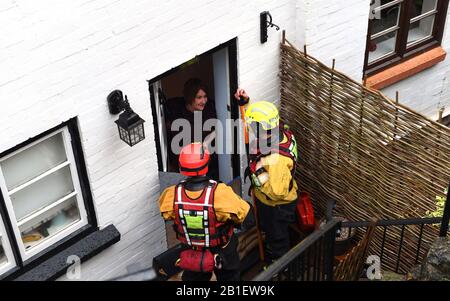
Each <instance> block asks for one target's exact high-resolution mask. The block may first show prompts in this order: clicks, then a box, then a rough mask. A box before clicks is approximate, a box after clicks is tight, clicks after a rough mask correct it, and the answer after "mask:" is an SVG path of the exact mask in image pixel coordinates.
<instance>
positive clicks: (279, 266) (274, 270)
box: [252, 219, 341, 281]
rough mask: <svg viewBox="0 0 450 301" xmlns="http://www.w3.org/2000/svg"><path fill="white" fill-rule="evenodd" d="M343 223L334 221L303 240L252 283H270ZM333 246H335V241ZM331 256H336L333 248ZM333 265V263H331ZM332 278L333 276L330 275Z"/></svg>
mask: <svg viewBox="0 0 450 301" xmlns="http://www.w3.org/2000/svg"><path fill="white" fill-rule="evenodd" d="M340 224H341V221H340V220H338V219H333V220H331V221H329V222H328V223H327V224H325V225H324V226H323V227H322V228H320V229H319V230H317V231H315V232H313V233H312V234H311V235H309V236H308V237H306V238H305V239H304V240H302V241H301V242H300V243H299V244H297V245H296V246H295V247H293V248H292V249H290V250H289V251H288V252H287V253H286V254H285V255H284V256H282V257H281V258H279V259H278V260H277V261H275V262H274V263H272V264H271V265H270V266H269V267H268V268H267V269H266V270H265V271H263V272H261V273H260V274H258V275H257V276H256V277H255V278H253V279H252V281H269V280H271V279H272V277H273V276H274V275H276V274H278V273H280V272H281V271H283V270H284V269H286V267H287V266H288V265H289V264H290V263H291V262H292V261H294V260H295V259H296V258H298V257H299V256H300V255H301V254H303V253H304V252H305V251H307V250H308V249H309V248H310V247H311V246H313V245H314V243H316V242H317V241H318V240H319V239H321V238H323V237H324V236H325V235H326V234H329V232H330V231H335V230H333V229H338V228H339V227H340ZM332 237H333V240H334V238H335V237H336V235H335V233H333V235H332ZM331 246H332V247H333V246H334V241H333V242H332V244H331ZM330 254H331V256H334V251H333V248H330ZM331 264H332V261H331ZM330 276H331V275H330Z"/></svg>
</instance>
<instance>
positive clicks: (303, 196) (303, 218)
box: [297, 192, 315, 232]
mask: <svg viewBox="0 0 450 301" xmlns="http://www.w3.org/2000/svg"><path fill="white" fill-rule="evenodd" d="M297 217H298V227H299V228H300V230H302V231H304V232H312V231H314V228H315V222H314V208H313V206H312V202H311V198H310V197H309V193H307V192H299V194H298V202H297Z"/></svg>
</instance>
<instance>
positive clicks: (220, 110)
mask: <svg viewBox="0 0 450 301" xmlns="http://www.w3.org/2000/svg"><path fill="white" fill-rule="evenodd" d="M213 68H214V87H216V88H215V93H214V97H215V102H216V113H217V119H218V120H220V122H221V124H222V126H223V137H217V140H219V141H222V144H223V148H222V149H221V152H220V153H219V154H218V157H219V175H220V180H221V181H222V182H224V183H230V182H231V181H232V180H233V165H232V160H231V152H232V151H233V149H232V148H229V147H228V149H227V146H228V145H230V143H232V141H233V136H232V131H233V128H232V124H231V123H230V122H229V120H231V105H230V100H231V95H230V75H229V74H230V72H229V63H228V48H223V49H221V50H219V51H217V52H215V53H213ZM216 145H217V142H216Z"/></svg>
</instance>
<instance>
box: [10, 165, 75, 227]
mask: <svg viewBox="0 0 450 301" xmlns="http://www.w3.org/2000/svg"><path fill="white" fill-rule="evenodd" d="M73 191H74V188H73V183H72V176H71V174H70V166H66V167H63V168H61V169H60V170H58V171H56V172H54V173H52V174H50V175H48V176H46V177H44V178H42V179H40V180H39V181H37V182H35V183H33V184H31V185H30V186H28V187H26V188H24V189H22V190H20V191H18V192H16V193H14V194H12V195H11V196H10V197H11V201H12V204H13V208H14V212H15V214H16V218H17V221H20V220H21V219H23V218H24V217H26V216H28V215H30V214H33V213H35V212H37V211H38V210H40V209H42V208H44V207H46V206H48V205H50V204H52V203H54V202H56V201H58V200H59V199H61V198H63V197H64V196H66V195H68V194H70V193H71V192H73Z"/></svg>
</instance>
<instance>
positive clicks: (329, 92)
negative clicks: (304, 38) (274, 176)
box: [280, 42, 450, 272]
mask: <svg viewBox="0 0 450 301" xmlns="http://www.w3.org/2000/svg"><path fill="white" fill-rule="evenodd" d="M281 53H282V55H281V68H280V69H281V73H280V77H281V109H280V111H281V116H282V119H283V121H284V122H286V123H287V124H288V125H289V126H290V127H291V129H292V130H293V131H294V133H295V135H296V137H297V141H298V150H299V156H300V158H299V162H298V165H297V173H296V178H297V181H298V183H299V186H300V188H301V189H302V190H305V191H308V192H309V193H310V194H311V196H312V199H313V201H314V205H315V211H316V214H317V213H319V215H320V214H323V213H324V212H325V206H326V201H327V200H329V199H335V200H336V201H337V211H338V212H339V214H342V215H344V216H345V217H346V218H348V219H349V220H353V221H361V220H370V219H371V218H377V219H403V218H416V217H424V216H425V215H426V211H427V210H432V211H433V210H435V207H436V202H435V199H436V196H437V195H444V190H445V188H446V187H447V185H448V183H449V180H450V129H449V128H447V127H445V126H443V125H441V124H439V123H437V122H433V121H431V120H429V119H427V118H426V117H424V116H422V115H420V114H418V113H416V112H414V111H412V110H410V109H408V108H407V107H405V106H402V105H401V104H396V102H394V101H391V100H389V99H388V98H386V97H385V96H383V95H382V94H381V93H380V92H379V91H375V90H372V89H368V88H366V87H364V86H363V85H362V84H359V83H357V82H355V81H354V80H352V79H350V78H349V77H347V76H346V75H344V74H342V73H340V72H338V71H336V70H334V68H333V69H331V68H328V67H327V66H325V65H324V64H322V63H321V62H319V61H317V60H316V59H314V58H313V57H311V56H308V55H306V54H305V53H303V52H301V51H299V50H298V49H296V48H295V47H293V46H292V45H291V44H289V42H286V43H285V44H282V45H281ZM398 230H399V231H398V233H389V234H388V236H387V237H386V247H387V250H386V251H385V252H386V253H385V256H384V258H383V265H384V267H385V268H389V269H393V268H395V267H394V264H395V261H394V259H392V262H391V261H390V259H391V256H390V255H391V254H395V255H396V254H397V252H398V241H399V236H400V229H398ZM419 231H420V229H419V227H408V228H407V230H406V231H405V233H404V234H405V238H404V243H403V247H402V248H403V249H402V256H401V262H400V269H399V270H400V271H403V272H405V271H407V270H408V269H410V268H411V266H412V265H413V264H414V261H415V257H416V248H415V247H413V246H415V245H417V240H418V236H419ZM378 232H381V231H377V233H376V235H375V237H374V240H373V243H372V245H375V246H376V245H377V244H380V241H381V233H378ZM437 233H438V231H437V229H436V228H434V227H433V226H426V227H425V229H424V241H423V242H422V248H421V250H422V251H421V254H420V255H421V256H423V255H424V254H425V252H426V250H427V249H428V247H429V244H430V242H431V241H432V240H433V239H434V238H435V237H437ZM369 254H370V252H369ZM375 254H376V253H375Z"/></svg>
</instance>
